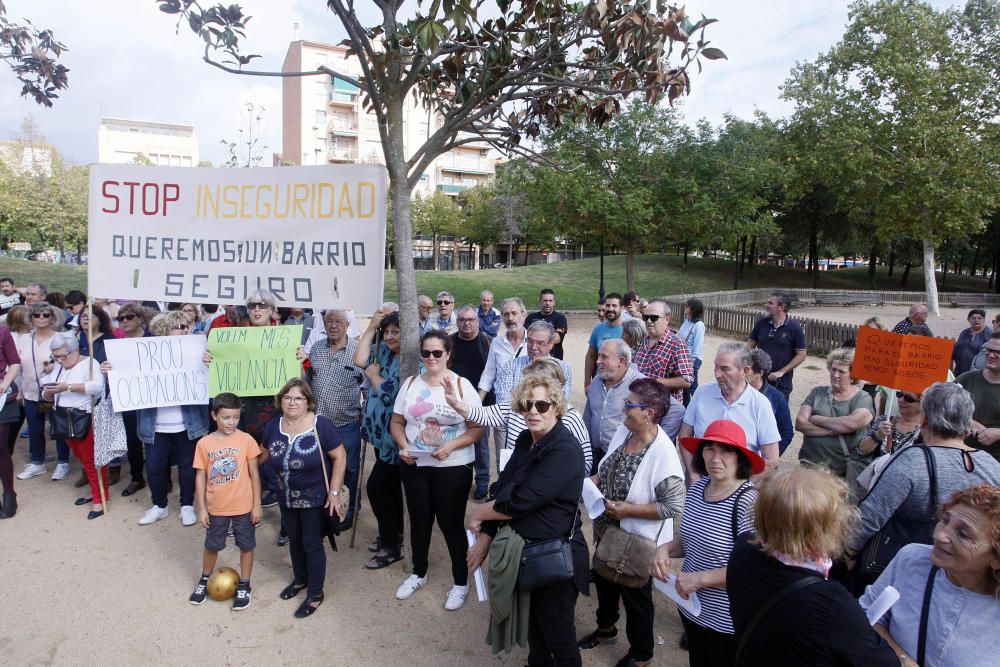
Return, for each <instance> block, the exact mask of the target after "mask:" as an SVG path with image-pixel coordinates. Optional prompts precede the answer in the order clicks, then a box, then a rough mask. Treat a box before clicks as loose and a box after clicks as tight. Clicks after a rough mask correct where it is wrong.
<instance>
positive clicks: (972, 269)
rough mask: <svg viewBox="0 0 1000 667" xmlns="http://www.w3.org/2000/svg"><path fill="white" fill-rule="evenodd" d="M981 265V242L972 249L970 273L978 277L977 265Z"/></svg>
mask: <svg viewBox="0 0 1000 667" xmlns="http://www.w3.org/2000/svg"><path fill="white" fill-rule="evenodd" d="M978 265H979V244H978V243H977V244H976V247H975V249H974V250H973V251H972V265H971V266H970V267H969V275H970V276H972V277H973V278H975V277H976V267H977V266H978Z"/></svg>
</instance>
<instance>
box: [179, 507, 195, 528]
mask: <svg viewBox="0 0 1000 667" xmlns="http://www.w3.org/2000/svg"><path fill="white" fill-rule="evenodd" d="M181 523H182V524H184V525H185V526H193V525H194V524H196V523H198V515H197V514H195V513H194V507H193V506H191V505H181Z"/></svg>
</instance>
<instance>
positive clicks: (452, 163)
mask: <svg viewBox="0 0 1000 667" xmlns="http://www.w3.org/2000/svg"><path fill="white" fill-rule="evenodd" d="M438 168H439V169H440V170H441V171H450V172H455V173H463V174H492V173H493V164H492V163H491V162H490V161H489V160H487V159H485V158H481V159H478V160H477V159H474V158H473V159H470V158H457V157H448V156H446V155H445V156H442V157H440V158H439V159H438Z"/></svg>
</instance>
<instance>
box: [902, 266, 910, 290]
mask: <svg viewBox="0 0 1000 667" xmlns="http://www.w3.org/2000/svg"><path fill="white" fill-rule="evenodd" d="M911 266H912V264H911V263H910V262H907V263H906V264H905V265H904V266H903V276H902V278H900V279H899V286H900V287H901V288H902V289H906V283H907V282H908V281H909V280H910V267H911Z"/></svg>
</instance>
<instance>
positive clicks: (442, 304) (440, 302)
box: [438, 299, 451, 306]
mask: <svg viewBox="0 0 1000 667" xmlns="http://www.w3.org/2000/svg"><path fill="white" fill-rule="evenodd" d="M450 303H451V301H446V300H445V299H438V305H439V306H447V305H448V304H450Z"/></svg>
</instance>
